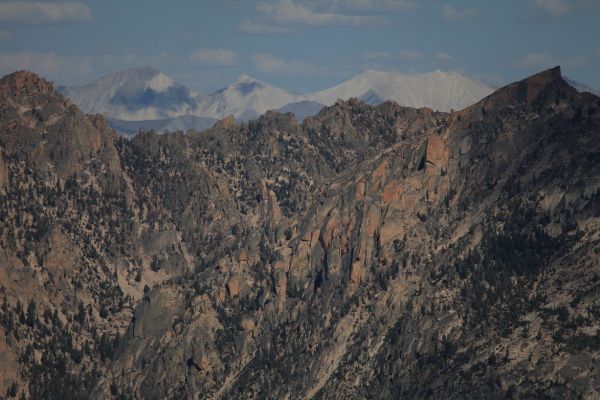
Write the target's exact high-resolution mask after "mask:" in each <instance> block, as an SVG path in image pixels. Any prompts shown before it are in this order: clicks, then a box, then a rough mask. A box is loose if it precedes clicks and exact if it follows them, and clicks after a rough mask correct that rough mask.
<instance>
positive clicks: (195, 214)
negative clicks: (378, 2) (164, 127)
mask: <svg viewBox="0 0 600 400" xmlns="http://www.w3.org/2000/svg"><path fill="white" fill-rule="evenodd" d="M0 95H1V96H0V116H1V118H0V120H1V122H0V123H1V124H0V149H1V151H0V155H1V156H0V192H1V193H2V196H3V197H2V201H1V202H0V205H2V210H1V212H2V216H3V218H2V219H0V221H2V231H0V232H1V233H0V238H1V242H0V243H1V246H2V250H3V252H0V254H4V257H5V258H3V259H0V263H1V265H2V267H3V268H2V271H11V272H10V274H8V275H5V276H2V279H1V281H0V282H1V283H2V291H3V294H4V295H5V298H6V301H5V304H6V305H5V306H3V307H2V309H1V310H0V317H1V318H0V321H1V322H2V324H1V326H2V328H1V329H0V331H1V333H2V335H3V336H2V335H0V339H1V340H0V346H1V348H2V351H4V352H5V353H4V354H6V356H5V358H4V359H3V361H2V362H1V363H0V365H1V368H0V370H1V371H2V373H3V375H2V379H0V384H4V385H5V386H4V388H5V389H6V390H7V393H8V392H10V391H12V389H13V385H16V386H14V390H15V392H16V393H18V394H21V393H24V394H25V395H26V396H29V397H31V398H90V397H92V398H111V397H112V398H121V399H127V398H146V399H162V398H273V399H275V398H277V399H279V398H315V399H316V398H328V399H329V398H332V399H338V398H339V399H346V398H431V397H440V398H456V399H458V398H498V399H500V398H510V397H513V398H540V397H546V398H556V399H564V398H579V397H583V398H594V397H597V396H598V395H599V391H600V375H599V374H600V365H598V359H599V356H600V314H599V313H598V308H599V307H600V304H598V298H600V296H599V294H600V293H599V291H600V272H599V271H598V269H597V263H598V258H599V257H600V248H599V246H600V208H599V205H600V197H599V196H600V193H599V192H600V166H598V163H597V154H598V153H599V152H600V147H599V146H600V140H598V139H599V135H600V98H598V97H595V96H593V95H591V94H588V93H578V92H577V91H576V90H575V89H573V88H572V87H570V86H569V85H568V84H567V83H566V82H565V81H564V80H563V79H562V78H561V76H560V70H559V69H558V68H556V69H553V70H548V71H544V72H542V73H540V74H537V75H535V76H533V77H530V78H528V79H526V80H524V81H521V82H518V83H515V84H512V85H509V86H507V87H505V88H502V89H500V90H499V91H497V92H496V93H494V94H492V95H491V96H488V97H487V98H485V99H484V100H482V101H481V102H479V103H477V104H475V105H473V106H471V107H468V108H466V109H465V110H462V111H460V112H454V113H451V114H448V113H437V112H433V111H431V110H430V109H412V108H405V107H401V106H399V105H398V104H396V103H394V102H386V103H383V104H381V105H379V106H376V107H372V106H370V105H368V104H366V103H364V102H361V101H359V100H357V99H353V100H350V101H345V102H344V101H340V102H336V103H335V104H334V105H332V106H330V107H326V108H324V109H323V110H322V111H321V112H320V113H319V114H318V115H317V116H314V117H309V118H307V119H306V120H305V121H304V122H303V123H302V124H301V125H298V123H297V122H296V120H295V118H294V117H293V115H292V114H280V113H276V112H268V113H266V114H265V115H263V116H261V117H260V118H259V119H258V120H256V121H250V122H248V123H243V124H237V123H236V122H235V121H234V120H233V119H232V118H226V119H223V120H222V121H219V122H218V123H217V124H215V126H214V127H212V128H210V129H208V130H206V131H203V132H196V133H190V134H188V135H183V134H180V133H171V134H165V135H157V134H154V133H145V134H141V135H137V136H135V137H134V138H132V139H131V140H125V139H121V138H118V137H116V135H115V134H114V133H113V132H112V131H110V130H107V129H104V128H103V126H104V125H103V124H102V123H101V121H102V120H101V119H100V118H90V117H86V116H84V115H83V114H81V113H80V112H79V111H78V110H77V109H76V108H75V107H73V106H71V105H70V104H69V102H68V101H66V100H65V99H64V98H63V97H62V96H60V95H58V94H56V93H55V92H53V91H52V87H51V85H50V84H48V83H47V82H45V81H43V80H41V79H40V78H38V77H35V76H33V75H32V74H28V73H22V72H21V73H17V74H13V75H10V76H8V77H5V78H3V79H2V81H0ZM98 135H99V136H98ZM96 137H99V138H100V140H96V139H93V140H92V139H91V138H96ZM58 138H60V139H61V140H60V141H59V142H56V141H57V140H58ZM46 140H47V142H46ZM55 142H56V143H58V144H56V145H55V144H54V143H55ZM98 142H99V143H100V145H97V144H96V143H98ZM48 144H52V146H48ZM65 146H67V147H65ZM68 146H74V147H68ZM67 149H68V150H70V151H68V152H67V151H65V150H67ZM90 149H92V150H91V151H86V150H90ZM50 150H52V155H53V157H51V156H50ZM55 154H59V155H61V157H59V158H56V159H55V158H54V157H56V156H55ZM61 182H64V185H63V184H62V183H61ZM63 186H64V188H63ZM53 204H54V205H53ZM42 225H44V226H49V227H51V228H50V229H49V230H48V229H41V228H38V226H42ZM57 238H58V239H57ZM61 238H62V239H61ZM59 239H60V240H59ZM62 249H68V251H66V252H61V250H62ZM19 260H20V261H19ZM3 273H4V272H3ZM144 286H147V288H146V287H144ZM57 287H58V289H60V290H57V289H55V288H57ZM33 293H36V296H35V298H33V296H32V294H33ZM32 299H33V300H34V301H32ZM31 303H33V304H34V306H32V307H33V311H31V312H30V311H29V309H30V308H31V307H30V306H24V304H31ZM19 304H20V306H19ZM80 304H81V305H80ZM24 308H27V309H28V310H27V312H25V311H24ZM46 309H47V310H48V312H45V311H44V313H43V316H44V317H43V318H42V316H41V315H40V314H41V310H46ZM36 310H38V311H36ZM55 310H56V311H55ZM81 310H83V311H81ZM102 310H104V311H102ZM54 314H56V317H54ZM30 315H31V317H29V316H30ZM48 332H49V334H48ZM57 337H58V338H61V339H60V340H54V339H53V338H57ZM69 337H71V339H69ZM15 365H18V366H19V368H15ZM1 389H2V388H0V390H1ZM67 389H68V390H67Z"/></svg>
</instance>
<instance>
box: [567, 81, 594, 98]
mask: <svg viewBox="0 0 600 400" xmlns="http://www.w3.org/2000/svg"><path fill="white" fill-rule="evenodd" d="M565 81H566V82H567V83H568V84H569V85H571V86H573V87H574V88H575V89H577V91H578V92H581V93H591V94H594V95H596V96H600V90H597V89H592V88H591V87H589V86H587V85H584V84H583V83H579V82H576V81H574V80H571V79H569V78H566V77H565Z"/></svg>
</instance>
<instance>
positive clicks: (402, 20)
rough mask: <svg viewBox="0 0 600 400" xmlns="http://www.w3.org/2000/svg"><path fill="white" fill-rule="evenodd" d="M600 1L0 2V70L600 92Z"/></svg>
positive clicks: (194, 83)
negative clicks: (563, 83)
mask: <svg viewBox="0 0 600 400" xmlns="http://www.w3.org/2000/svg"><path fill="white" fill-rule="evenodd" d="M598 38H600V0H504V1H481V0H480V1H466V0H465V1H437V0H319V1H317V0H260V1H251V0H205V1H200V0H196V1H183V0H171V1H154V0H152V1H150V0H125V1H123V0H120V1H116V0H90V1H69V2H63V1H28V0H22V1H6V0H0V73H1V74H5V73H8V72H12V71H14V70H15V69H21V68H26V69H30V70H33V71H34V72H37V73H40V74H42V75H43V76H45V77H47V78H48V79H51V80H53V81H55V82H57V83H58V84H79V83H84V82H89V81H92V80H94V79H96V78H97V77H99V76H101V75H103V74H106V73H109V72H113V71H117V70H121V69H125V68H130V67H136V66H145V65H149V66H152V67H155V68H157V69H159V70H161V71H163V72H165V73H166V74H168V75H170V76H172V77H173V78H175V79H176V80H178V81H179V82H181V83H183V84H186V85H188V86H190V87H191V88H193V89H195V90H198V91H200V92H204V93H207V92H211V91H213V90H216V89H218V88H221V87H224V86H226V85H227V84H228V83H230V82H231V81H233V80H235V79H236V78H237V76H238V75H240V74H248V75H251V76H254V77H256V78H259V79H262V80H265V81H267V82H269V83H272V84H274V85H277V86H280V87H283V88H286V89H289V90H293V91H297V92H309V91H314V90H319V89H323V88H325V87H328V86H331V85H333V84H336V83H339V82H341V81H343V80H345V79H348V78H350V77H352V76H354V75H356V74H358V73H360V72H362V71H363V70H365V69H378V70H384V71H398V72H405V73H417V72H428V71H432V70H436V69H440V70H446V71H458V72H461V73H464V74H466V75H468V76H471V77H474V78H476V79H479V80H481V81H483V82H485V83H488V84H491V85H494V86H499V85H502V84H505V83H508V82H511V81H514V80H517V79H521V78H523V77H525V76H527V75H529V74H531V73H534V72H536V71H539V70H542V69H544V68H547V67H551V66H554V65H558V64H560V65H561V66H562V67H563V73H564V74H565V75H567V76H569V77H570V78H572V79H575V80H577V81H579V82H582V83H585V84H587V85H589V86H592V87H596V88H600V73H599V71H600V68H599V67H600V40H598Z"/></svg>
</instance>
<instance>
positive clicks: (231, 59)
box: [188, 48, 238, 66]
mask: <svg viewBox="0 0 600 400" xmlns="http://www.w3.org/2000/svg"><path fill="white" fill-rule="evenodd" d="M188 61H189V62H190V64H196V65H207V66H232V65H237V64H238V59H237V56H236V55H235V53H234V52H233V51H231V50H226V49H210V48H202V49H197V50H195V51H193V52H192V53H191V54H190V55H189V57H188Z"/></svg>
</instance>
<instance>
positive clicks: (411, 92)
mask: <svg viewBox="0 0 600 400" xmlns="http://www.w3.org/2000/svg"><path fill="white" fill-rule="evenodd" d="M492 92H493V89H492V88H491V87H489V86H486V85H484V84H482V83H479V82H476V81H474V80H472V79H470V78H467V77H465V76H462V75H460V74H458V73H455V72H442V71H433V72H428V73H425V74H419V75H408V74H399V73H394V72H382V71H376V70H366V71H365V72H363V73H361V74H359V75H357V76H355V77H354V78H351V79H349V80H347V81H345V82H342V83H341V84H339V85H337V86H334V87H332V88H330V89H326V90H323V91H321V92H317V93H312V94H309V95H307V98H308V99H310V100H312V101H316V102H319V103H323V104H328V105H330V104H333V103H335V102H336V101H337V100H338V99H342V100H347V99H349V98H351V97H361V96H363V95H365V94H367V93H368V94H373V93H376V94H377V95H378V97H379V98H381V100H382V101H385V100H394V101H396V102H397V103H398V104H400V105H402V106H407V107H417V108H418V107H429V108H432V109H434V110H440V111H450V110H451V109H456V110H459V109H462V108H464V107H466V106H469V105H471V104H473V103H476V102H477V101H479V100H481V99H482V98H484V97H485V96H487V95H489V94H490V93H492ZM370 97H371V98H372V96H370Z"/></svg>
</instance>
